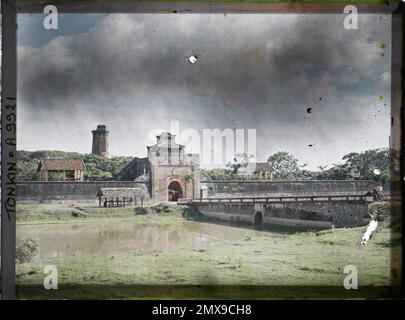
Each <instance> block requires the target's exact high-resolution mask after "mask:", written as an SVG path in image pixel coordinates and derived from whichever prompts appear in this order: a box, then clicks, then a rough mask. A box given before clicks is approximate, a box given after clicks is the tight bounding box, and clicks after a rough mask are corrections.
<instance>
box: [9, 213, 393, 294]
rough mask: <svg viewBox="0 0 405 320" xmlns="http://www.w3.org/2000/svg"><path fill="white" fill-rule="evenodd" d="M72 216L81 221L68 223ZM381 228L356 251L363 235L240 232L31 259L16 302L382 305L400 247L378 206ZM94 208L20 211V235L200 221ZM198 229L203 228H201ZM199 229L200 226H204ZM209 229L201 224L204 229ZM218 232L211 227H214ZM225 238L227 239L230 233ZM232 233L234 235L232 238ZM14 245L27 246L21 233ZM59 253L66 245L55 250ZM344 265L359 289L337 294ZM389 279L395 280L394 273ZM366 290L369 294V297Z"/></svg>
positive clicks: (20, 270) (22, 269)
mask: <svg viewBox="0 0 405 320" xmlns="http://www.w3.org/2000/svg"><path fill="white" fill-rule="evenodd" d="M75 210H79V211H82V212H83V213H85V214H84V215H82V216H80V215H79V216H78V215H72V212H74V211H75ZM380 210H381V213H382V214H383V215H382V216H383V222H381V223H380V224H379V227H378V230H377V232H376V234H375V235H374V236H373V237H372V239H371V240H370V241H369V242H368V244H367V246H366V247H364V248H361V247H360V246H359V241H360V239H361V236H362V235H363V233H364V231H365V229H366V227H359V228H351V229H330V230H323V231H307V232H293V231H291V230H290V231H289V232H283V233H275V232H271V230H269V232H268V235H266V236H256V235H255V233H254V230H250V229H243V231H241V229H240V228H236V227H232V226H226V227H224V228H228V229H226V230H231V232H232V229H230V228H235V230H238V231H237V232H242V233H241V237H240V238H238V239H236V240H231V241H230V240H221V239H216V240H214V241H211V242H208V243H205V244H201V245H198V246H195V245H194V246H192V245H190V246H187V245H185V246H184V245H183V246H181V247H174V248H169V249H154V248H139V249H134V250H128V251H122V250H116V251H107V252H106V251H103V252H94V253H89V254H85V255H81V256H77V257H76V256H69V257H63V258H52V259H42V260H34V261H31V262H27V263H21V264H18V265H17V283H18V296H19V297H20V298H148V297H149V298H150V297H152V298H153V297H155V298H157V297H164V298H203V297H205V298H247V297H249V298H286V297H303V298H308V297H318V298H323V297H343V298H344V297H346V298H349V297H356V298H362V297H379V296H386V295H387V294H390V293H388V292H387V287H388V286H390V285H391V284H392V282H391V281H392V278H391V271H392V269H394V272H395V270H397V269H398V270H399V267H400V266H399V260H398V261H397V260H396V259H395V254H393V252H394V251H395V250H399V248H400V240H399V238H397V237H395V236H393V234H391V231H392V230H395V229H394V228H391V227H390V219H389V206H388V205H381V208H380ZM158 211H159V210H156V209H153V208H152V209H151V208H150V206H148V207H147V208H145V209H142V210H140V209H139V208H138V209H135V208H133V207H127V208H97V207H92V206H88V205H87V206H82V207H77V206H68V205H18V210H17V212H18V213H17V218H18V224H19V226H24V225H25V226H27V225H30V227H31V226H32V228H36V227H38V226H39V225H41V226H43V225H50V224H51V223H52V224H65V225H68V224H69V225H72V224H90V223H92V224H107V225H109V226H111V228H113V229H114V228H116V229H117V230H119V229H120V224H121V225H122V223H125V224H134V225H135V226H137V225H139V226H140V228H141V226H142V224H143V223H149V224H152V225H156V226H164V228H174V229H175V228H177V227H180V226H183V224H184V222H185V221H188V220H190V219H193V220H197V221H198V220H199V218H198V216H196V215H190V216H189V217H187V216H186V214H185V213H186V212H187V211H186V208H185V207H180V206H170V207H169V208H167V209H165V210H161V211H160V212H158ZM197 223H199V222H197ZM201 223H203V222H201ZM205 223H206V222H205ZM213 226H214V224H213ZM227 232H228V231H227ZM235 232H236V231H235ZM17 234H18V238H19V239H18V240H20V241H21V240H22V239H23V238H24V234H21V232H20V233H19V228H18V227H17ZM61 245H62V244H61ZM48 264H52V265H56V266H58V272H59V274H58V280H59V289H58V290H50V291H49V290H45V289H43V286H42V283H43V280H44V266H45V265H48ZM346 265H354V266H356V267H357V270H358V283H359V287H360V288H359V290H345V289H343V280H344V278H345V277H346V275H345V274H344V273H343V269H344V267H345V266H346ZM394 275H395V274H394ZM370 288H372V290H370Z"/></svg>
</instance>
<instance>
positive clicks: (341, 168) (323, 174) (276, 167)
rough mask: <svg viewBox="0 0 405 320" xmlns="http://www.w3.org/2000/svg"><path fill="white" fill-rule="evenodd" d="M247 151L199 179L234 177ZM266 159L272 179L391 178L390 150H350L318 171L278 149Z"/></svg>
mask: <svg viewBox="0 0 405 320" xmlns="http://www.w3.org/2000/svg"><path fill="white" fill-rule="evenodd" d="M248 158H249V157H248V156H247V155H246V154H241V155H238V156H237V157H236V158H235V159H234V161H233V162H232V163H229V164H228V165H227V168H224V169H211V170H202V177H203V178H202V179H207V180H231V179H237V178H238V176H237V175H236V172H237V169H238V168H239V167H241V166H243V165H246V164H247V163H248V162H249V159H248ZM267 162H268V163H269V164H270V165H271V167H272V168H273V180H305V179H308V180H349V179H354V180H374V181H377V182H379V183H381V184H383V183H385V182H388V181H390V151H389V149H388V148H387V149H372V150H367V151H364V152H360V153H357V152H351V153H348V154H346V155H344V156H343V157H342V161H341V163H338V164H333V165H332V166H319V167H318V169H319V170H315V171H314V170H307V169H306V166H307V164H302V165H301V164H299V161H298V159H297V158H295V157H294V156H293V155H292V154H290V153H288V152H285V151H280V152H277V153H274V154H273V155H271V156H270V157H269V158H268V160H267Z"/></svg>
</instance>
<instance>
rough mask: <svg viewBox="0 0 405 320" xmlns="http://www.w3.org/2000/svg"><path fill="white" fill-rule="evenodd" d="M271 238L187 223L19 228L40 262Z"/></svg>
mask: <svg viewBox="0 0 405 320" xmlns="http://www.w3.org/2000/svg"><path fill="white" fill-rule="evenodd" d="M268 235H269V233H268V232H262V231H257V230H249V229H241V228H235V227H231V226H226V225H216V224H211V223H205V222H197V221H184V222H182V223H181V224H179V225H176V226H167V225H158V224H156V223H153V222H151V223H130V222H125V223H117V222H113V223H111V224H105V223H89V224H54V225H52V224H51V225H49V224H48V225H21V226H18V227H17V239H18V240H19V241H21V240H23V239H25V238H27V237H32V238H35V239H37V240H39V243H40V252H39V258H40V259H47V258H61V257H66V256H80V255H84V254H89V253H101V252H112V251H127V250H131V249H156V250H161V249H168V248H173V247H197V246H201V245H203V244H206V243H209V242H212V241H233V240H240V239H243V238H245V237H247V236H264V237H265V236H268Z"/></svg>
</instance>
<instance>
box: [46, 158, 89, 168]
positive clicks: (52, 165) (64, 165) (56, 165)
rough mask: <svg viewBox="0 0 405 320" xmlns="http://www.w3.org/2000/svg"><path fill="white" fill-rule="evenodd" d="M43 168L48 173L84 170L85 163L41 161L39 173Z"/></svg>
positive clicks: (79, 161) (80, 161)
mask: <svg viewBox="0 0 405 320" xmlns="http://www.w3.org/2000/svg"><path fill="white" fill-rule="evenodd" d="M41 168H44V169H45V170H48V171H49V170H51V171H53V170H56V171H61V170H62V171H64V170H84V163H83V161H82V160H76V159H43V160H40V161H39V165H38V171H39V170H40V169H41Z"/></svg>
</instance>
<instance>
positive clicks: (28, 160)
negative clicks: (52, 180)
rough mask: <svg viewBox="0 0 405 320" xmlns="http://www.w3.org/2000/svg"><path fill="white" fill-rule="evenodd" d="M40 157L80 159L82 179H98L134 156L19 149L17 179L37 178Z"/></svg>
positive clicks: (109, 174) (118, 168)
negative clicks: (106, 156)
mask: <svg viewBox="0 0 405 320" xmlns="http://www.w3.org/2000/svg"><path fill="white" fill-rule="evenodd" d="M40 159H82V160H83V162H84V165H85V166H86V169H85V171H84V179H85V180H89V181H100V180H109V179H112V178H113V177H114V176H115V175H116V174H118V173H119V172H120V171H121V170H122V169H123V168H124V167H125V166H126V165H127V164H128V163H129V162H130V161H132V159H134V157H112V158H104V157H100V156H97V155H94V154H81V153H77V152H64V151H49V150H41V151H24V150H19V151H17V180H18V181H36V180H38V173H37V168H38V161H39V160H40Z"/></svg>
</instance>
